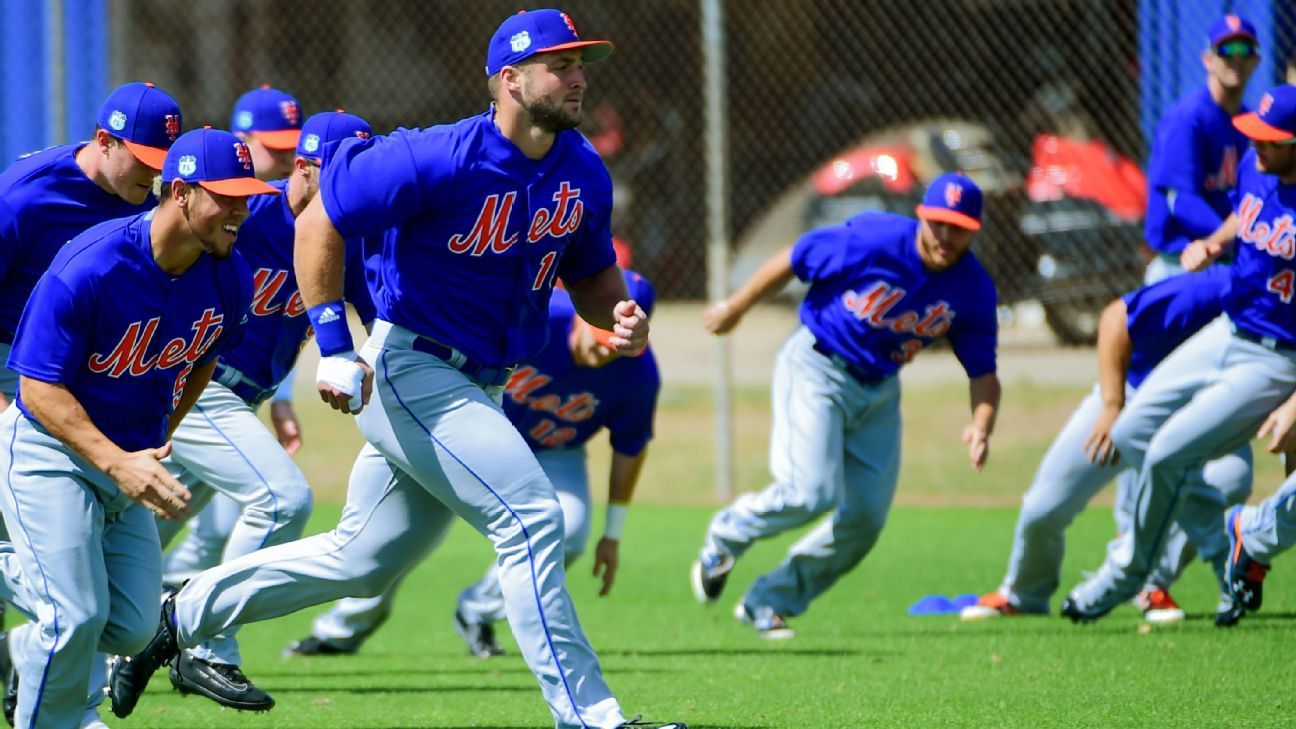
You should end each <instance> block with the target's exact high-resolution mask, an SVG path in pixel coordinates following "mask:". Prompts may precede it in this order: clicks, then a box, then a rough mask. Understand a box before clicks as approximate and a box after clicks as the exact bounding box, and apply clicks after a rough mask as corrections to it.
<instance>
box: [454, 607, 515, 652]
mask: <svg viewBox="0 0 1296 729" xmlns="http://www.w3.org/2000/svg"><path fill="white" fill-rule="evenodd" d="M454 624H455V632H457V633H459V637H460V638H463V639H464V642H465V643H467V644H468V653H469V654H471V655H474V656H476V657H478V658H492V657H494V656H502V655H504V649H503V648H500V646H499V643H496V642H495V626H493V625H491V624H490V623H470V622H468V618H466V617H464V614H463V611H462V610H455V614H454Z"/></svg>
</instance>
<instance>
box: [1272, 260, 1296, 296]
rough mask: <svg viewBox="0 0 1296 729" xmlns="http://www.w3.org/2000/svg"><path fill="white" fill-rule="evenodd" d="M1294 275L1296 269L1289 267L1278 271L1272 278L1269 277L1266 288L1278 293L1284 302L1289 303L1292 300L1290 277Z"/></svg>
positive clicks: (1295, 274)
mask: <svg viewBox="0 0 1296 729" xmlns="http://www.w3.org/2000/svg"><path fill="white" fill-rule="evenodd" d="M1293 276H1296V271H1292V270H1291V269H1290V268H1289V269H1286V270H1284V271H1279V272H1278V273H1277V274H1275V275H1274V277H1273V278H1271V279H1269V283H1268V284H1267V286H1266V288H1268V289H1269V290H1270V291H1272V292H1274V293H1275V294H1278V298H1280V299H1282V300H1283V303H1284V304H1290V303H1291V300H1292V278H1293Z"/></svg>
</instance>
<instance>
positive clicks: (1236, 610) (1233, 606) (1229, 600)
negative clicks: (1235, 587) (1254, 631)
mask: <svg viewBox="0 0 1296 729" xmlns="http://www.w3.org/2000/svg"><path fill="white" fill-rule="evenodd" d="M1244 615H1246V610H1245V609H1243V607H1242V605H1241V604H1240V603H1239V602H1238V601H1237V600H1235V599H1233V595H1232V594H1230V593H1228V592H1222V593H1220V599H1219V604H1218V605H1216V606H1215V627H1217V628H1231V627H1233V626H1234V625H1237V624H1238V621H1239V620H1241V619H1242V616H1244Z"/></svg>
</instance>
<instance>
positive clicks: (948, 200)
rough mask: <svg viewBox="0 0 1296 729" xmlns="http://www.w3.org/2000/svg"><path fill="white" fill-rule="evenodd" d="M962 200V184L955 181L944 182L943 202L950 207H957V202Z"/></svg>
mask: <svg viewBox="0 0 1296 729" xmlns="http://www.w3.org/2000/svg"><path fill="white" fill-rule="evenodd" d="M962 200H963V186H962V185H960V184H958V183H957V182H948V183H946V184H945V204H946V205H948V206H950V208H951V209H953V208H957V207H958V204H959V202H961V201H962Z"/></svg>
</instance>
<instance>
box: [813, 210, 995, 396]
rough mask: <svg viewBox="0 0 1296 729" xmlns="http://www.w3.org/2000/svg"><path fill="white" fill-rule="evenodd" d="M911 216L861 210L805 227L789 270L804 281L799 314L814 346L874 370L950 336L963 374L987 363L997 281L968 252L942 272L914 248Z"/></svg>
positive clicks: (894, 366) (891, 368) (884, 372)
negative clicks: (840, 220) (829, 223)
mask: <svg viewBox="0 0 1296 729" xmlns="http://www.w3.org/2000/svg"><path fill="white" fill-rule="evenodd" d="M917 236H918V221H916V220H912V219H910V218H906V217H902V216H899V215H891V214H889V213H878V212H866V213H862V214H860V215H856V216H855V217H853V218H851V219H850V220H847V221H846V222H845V223H843V224H842V225H835V226H829V227H826V228H819V229H817V230H812V231H810V232H809V233H806V234H805V235H804V236H802V237H801V239H800V240H798V241H797V243H796V245H794V246H793V247H792V270H793V272H794V273H795V274H796V276H797V278H800V279H801V280H802V281H806V282H808V283H809V284H810V290H809V291H808V292H807V293H806V297H805V300H804V301H803V302H802V304H801V322H802V323H803V324H805V325H806V327H807V328H809V329H810V331H811V332H813V333H814V335H815V339H816V340H817V342H818V346H821V347H824V348H826V349H827V350H828V351H829V352H831V353H832V354H836V355H839V356H841V357H842V358H843V359H845V360H846V362H847V363H849V364H850V365H852V366H853V367H854V368H855V369H856V370H857V372H859V373H862V374H864V375H866V376H868V377H870V378H877V379H880V378H882V377H886V376H889V375H892V374H894V373H895V372H897V371H898V370H899V369H900V367H901V366H903V365H904V364H905V363H906V362H908V361H909V360H911V359H913V358H914V356H915V355H917V354H918V352H919V351H921V350H922V349H923V347H925V346H927V345H928V344H930V343H932V342H933V341H935V340H936V339H938V338H940V337H946V338H948V339H949V342H950V344H951V345H952V346H953V348H954V354H955V355H956V356H957V357H958V360H959V362H960V363H962V365H963V369H964V370H965V371H966V372H967V374H968V377H979V376H981V375H984V374H989V373H991V372H994V371H995V348H996V346H997V344H998V337H999V324H998V320H997V318H996V312H995V288H994V283H993V282H992V281H991V280H990V276H989V274H987V273H986V271H985V269H984V268H983V267H982V266H981V262H980V261H978V260H977V259H976V256H974V255H972V253H971V252H970V251H969V252H968V253H967V254H965V255H964V256H963V258H961V259H960V260H959V261H958V262H957V263H955V264H954V265H953V266H950V267H949V268H947V269H946V270H944V271H939V272H935V271H929V270H927V268H926V267H925V266H923V263H922V260H921V258H919V255H918V243H917Z"/></svg>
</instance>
